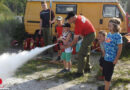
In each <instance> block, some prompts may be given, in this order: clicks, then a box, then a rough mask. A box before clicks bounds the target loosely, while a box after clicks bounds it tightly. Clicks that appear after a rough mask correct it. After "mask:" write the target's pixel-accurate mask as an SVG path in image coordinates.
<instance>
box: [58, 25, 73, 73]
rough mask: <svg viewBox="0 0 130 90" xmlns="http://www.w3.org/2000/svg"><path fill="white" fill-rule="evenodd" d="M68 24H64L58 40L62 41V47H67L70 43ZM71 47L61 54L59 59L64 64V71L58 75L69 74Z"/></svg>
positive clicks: (70, 33)
mask: <svg viewBox="0 0 130 90" xmlns="http://www.w3.org/2000/svg"><path fill="white" fill-rule="evenodd" d="M70 27H71V26H70V24H69V23H65V24H64V25H63V34H62V37H60V38H59V40H61V41H63V44H64V45H68V44H70V43H71V42H72V32H71V31H70ZM72 51H73V50H72V47H68V48H66V49H65V50H64V52H62V55H61V59H62V60H63V63H64V69H63V70H61V71H60V73H65V72H70V69H71V54H72Z"/></svg>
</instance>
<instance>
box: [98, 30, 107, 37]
mask: <svg viewBox="0 0 130 90" xmlns="http://www.w3.org/2000/svg"><path fill="white" fill-rule="evenodd" d="M98 34H101V35H103V36H104V37H106V36H107V32H106V31H104V30H100V31H99V32H98Z"/></svg>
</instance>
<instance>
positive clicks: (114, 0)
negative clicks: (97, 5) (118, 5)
mask: <svg viewBox="0 0 130 90" xmlns="http://www.w3.org/2000/svg"><path fill="white" fill-rule="evenodd" d="M28 1H44V0H28ZM46 1H49V0H46ZM52 1H54V2H118V0H52Z"/></svg>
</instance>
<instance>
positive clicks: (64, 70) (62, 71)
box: [59, 69, 67, 73]
mask: <svg viewBox="0 0 130 90" xmlns="http://www.w3.org/2000/svg"><path fill="white" fill-rule="evenodd" d="M65 72H67V70H66V69H63V70H61V71H60V72H59V73H65Z"/></svg>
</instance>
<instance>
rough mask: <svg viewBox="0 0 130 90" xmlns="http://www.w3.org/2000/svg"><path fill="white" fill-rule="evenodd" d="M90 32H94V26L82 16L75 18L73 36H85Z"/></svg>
mask: <svg viewBox="0 0 130 90" xmlns="http://www.w3.org/2000/svg"><path fill="white" fill-rule="evenodd" d="M92 32H95V28H94V26H93V25H92V24H91V22H90V21H89V20H88V19H87V18H85V17H84V16H81V15H79V16H77V19H76V22H75V35H81V36H86V35H88V34H90V33H92Z"/></svg>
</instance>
